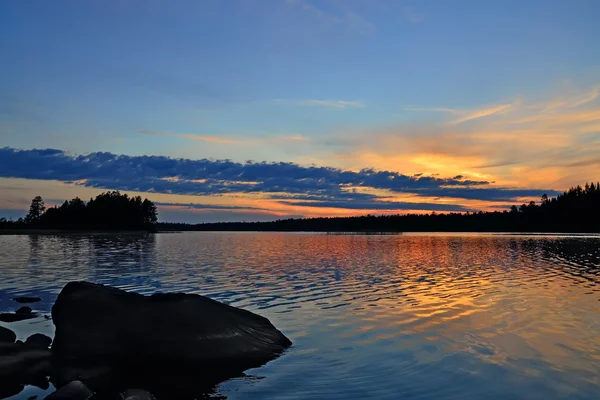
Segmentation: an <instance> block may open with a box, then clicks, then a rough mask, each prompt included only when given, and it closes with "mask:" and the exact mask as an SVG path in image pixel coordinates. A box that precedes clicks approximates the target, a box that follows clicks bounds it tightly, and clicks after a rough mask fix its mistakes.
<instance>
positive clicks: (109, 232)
mask: <svg viewBox="0 0 600 400" xmlns="http://www.w3.org/2000/svg"><path fill="white" fill-rule="evenodd" d="M148 233H157V232H151V231H148V230H124V231H119V230H97V229H96V230H85V229H82V230H72V229H0V235H142V234H148Z"/></svg>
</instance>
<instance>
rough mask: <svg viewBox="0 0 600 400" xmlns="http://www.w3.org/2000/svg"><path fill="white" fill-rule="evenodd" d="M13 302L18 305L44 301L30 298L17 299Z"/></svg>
mask: <svg viewBox="0 0 600 400" xmlns="http://www.w3.org/2000/svg"><path fill="white" fill-rule="evenodd" d="M13 300H14V301H16V302H17V303H37V302H38V301H42V299H40V298H39V297H28V296H21V297H15V298H14V299H13Z"/></svg>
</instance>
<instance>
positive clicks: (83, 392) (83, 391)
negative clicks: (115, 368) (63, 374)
mask: <svg viewBox="0 0 600 400" xmlns="http://www.w3.org/2000/svg"><path fill="white" fill-rule="evenodd" d="M92 395H93V393H92V391H91V390H90V389H89V388H88V387H87V386H85V385H84V384H83V382H81V381H73V382H69V383H68V384H66V385H65V386H63V387H61V388H60V389H58V390H57V391H56V392H54V393H52V394H50V395H49V396H48V397H46V400H87V399H89V398H90V397H92Z"/></svg>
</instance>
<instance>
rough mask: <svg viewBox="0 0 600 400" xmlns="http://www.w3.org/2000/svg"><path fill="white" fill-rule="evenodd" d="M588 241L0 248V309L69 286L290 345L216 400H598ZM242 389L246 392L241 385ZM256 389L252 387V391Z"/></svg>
mask: <svg viewBox="0 0 600 400" xmlns="http://www.w3.org/2000/svg"><path fill="white" fill-rule="evenodd" d="M599 244H600V240H598V239H593V238H572V237H569V238H565V237H532V236H492V235H466V236H456V235H455V236H453V235H430V236H428V235H404V236H382V237H377V236H364V237H363V236H327V235H312V234H275V233H263V234H253V233H186V234H160V235H146V236H127V235H125V236H122V235H115V236H54V237H50V236H39V237H35V238H34V237H7V236H5V237H0V268H1V269H2V272H3V273H4V276H3V279H2V280H0V307H2V309H3V310H6V309H10V307H12V303H11V302H10V299H11V298H12V297H15V296H17V295H22V294H32V295H39V296H40V297H42V298H43V299H44V301H43V302H42V303H40V305H39V307H40V309H46V310H49V308H50V307H51V304H52V302H53V300H54V297H55V296H56V294H57V293H58V291H59V290H60V288H61V287H62V286H63V285H64V284H65V283H66V282H68V281H70V280H81V279H85V280H91V281H94V282H99V283H106V284H111V285H115V286H119V287H122V288H125V289H130V290H136V291H139V292H143V293H151V292H155V291H167V290H168V291H185V292H193V293H199V294H204V295H209V296H211V297H213V298H215V299H217V300H220V301H224V302H227V303H231V304H233V305H236V306H240V307H244V308H248V309H250V310H252V311H255V312H258V313H260V314H262V315H265V316H266V317H268V318H269V319H271V321H272V322H273V323H274V324H275V325H276V326H277V327H278V328H280V329H281V330H283V331H284V333H285V334H286V335H287V336H289V337H290V338H291V339H292V340H293V341H294V343H295V346H294V348H293V349H292V350H291V351H290V352H289V353H288V354H286V355H285V356H284V357H282V358H280V359H277V360H275V361H273V362H271V363H269V364H267V365H266V366H264V367H261V368H260V369H257V370H254V371H251V372H250V373H249V376H250V377H244V378H239V379H234V380H232V381H229V382H227V383H225V384H222V385H220V386H219V388H218V392H219V393H220V394H221V395H224V396H226V397H228V398H232V399H235V398H273V397H279V398H303V399H304V398H309V399H310V398H324V397H325V398H357V397H364V398H390V399H392V398H394V399H395V398H406V399H413V398H415V399H416V398H422V399H433V398H435V399H436V400H437V399H450V398H492V399H493V398H498V399H505V398H515V399H519V398H522V399H531V398H553V399H555V398H559V399H560V398H565V399H566V398H569V399H571V398H580V399H588V398H599V397H600V382H599V380H598V378H597V377H598V376H600V335H599V333H600V319H599V318H597V316H598V315H599V313H600V302H599V300H600V285H599V283H600V282H599V279H600V270H599V269H600V246H599ZM252 376H254V378H251V377H252ZM259 377H264V379H258V378H259Z"/></svg>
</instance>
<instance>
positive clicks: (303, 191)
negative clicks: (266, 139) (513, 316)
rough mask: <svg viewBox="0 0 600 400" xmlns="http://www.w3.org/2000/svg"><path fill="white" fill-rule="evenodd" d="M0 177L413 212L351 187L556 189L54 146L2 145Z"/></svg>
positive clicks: (472, 193)
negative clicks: (258, 196) (78, 152)
mask: <svg viewBox="0 0 600 400" xmlns="http://www.w3.org/2000/svg"><path fill="white" fill-rule="evenodd" d="M0 177H6V178H26V179H52V180H59V181H64V182H78V181H79V182H81V181H84V180H85V183H83V184H84V185H86V186H90V187H97V188H103V189H114V190H135V191H141V192H156V193H172V194H191V195H210V196H219V195H226V194H228V193H234V192H242V193H263V194H266V195H270V196H271V198H272V199H275V200H281V201H288V202H292V201H304V202H306V204H308V203H310V205H311V206H320V207H343V208H348V209H363V208H364V209H378V210H383V209H386V210H387V209H396V210H402V209H409V208H410V209H414V205H412V204H411V203H393V204H389V203H382V202H380V201H377V200H378V199H377V197H376V196H374V195H371V194H364V193H356V192H354V191H353V190H351V189H352V188H354V187H373V188H377V189H388V190H390V191H392V192H397V193H413V194H417V195H420V196H432V197H457V198H463V199H477V200H494V201H498V200H510V199H513V198H516V197H524V196H540V195H541V194H542V193H547V194H548V195H553V194H555V193H556V192H555V191H552V190H515V189H502V188H488V187H485V186H486V185H487V184H488V183H489V182H487V181H472V180H465V179H464V177H462V176H460V175H459V176H455V177H453V178H439V177H435V176H424V175H422V174H416V175H412V176H408V175H403V174H400V173H398V172H391V171H376V170H374V169H363V170H361V171H358V172H355V171H348V170H341V169H338V168H331V167H318V166H301V165H298V164H294V163H289V162H279V163H267V162H252V161H248V162H245V163H238V162H233V161H231V160H208V159H201V160H189V159H181V158H169V157H162V156H126V155H115V154H112V153H105V152H96V153H90V154H87V155H70V154H68V153H65V152H63V151H61V150H56V149H41V150H40V149H33V150H18V149H14V148H9V147H5V148H0ZM313 201H319V202H321V203H319V204H315V203H314V202H313ZM296 204H299V203H296ZM199 207H202V206H199ZM390 207H391V208H390ZM213 208H214V207H213ZM419 208H420V209H430V210H447V211H462V210H464V209H463V207H461V206H459V205H447V204H444V205H443V206H442V205H439V204H436V203H426V204H420V207H419Z"/></svg>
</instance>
